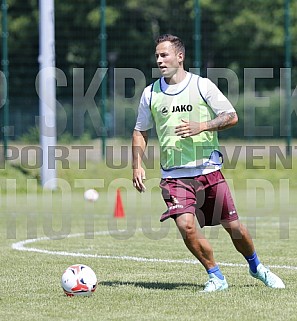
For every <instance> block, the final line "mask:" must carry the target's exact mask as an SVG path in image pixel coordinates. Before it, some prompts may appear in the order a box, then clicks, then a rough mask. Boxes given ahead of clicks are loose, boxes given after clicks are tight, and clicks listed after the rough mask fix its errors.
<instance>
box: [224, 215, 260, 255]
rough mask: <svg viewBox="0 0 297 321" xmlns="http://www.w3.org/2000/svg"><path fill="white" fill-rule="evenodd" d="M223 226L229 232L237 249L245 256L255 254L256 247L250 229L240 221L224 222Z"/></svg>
mask: <svg viewBox="0 0 297 321" xmlns="http://www.w3.org/2000/svg"><path fill="white" fill-rule="evenodd" d="M222 226H223V227H224V229H225V230H226V231H227V232H228V234H229V235H230V237H231V240H232V242H233V244H234V246H235V248H236V250H237V251H238V252H239V253H241V254H242V255H243V256H244V257H248V256H251V255H253V254H254V252H255V247H254V243H253V240H252V238H251V236H250V233H249V231H248V229H247V228H246V227H245V226H244V225H243V224H242V223H241V222H240V221H239V220H235V221H231V222H223V223H222Z"/></svg>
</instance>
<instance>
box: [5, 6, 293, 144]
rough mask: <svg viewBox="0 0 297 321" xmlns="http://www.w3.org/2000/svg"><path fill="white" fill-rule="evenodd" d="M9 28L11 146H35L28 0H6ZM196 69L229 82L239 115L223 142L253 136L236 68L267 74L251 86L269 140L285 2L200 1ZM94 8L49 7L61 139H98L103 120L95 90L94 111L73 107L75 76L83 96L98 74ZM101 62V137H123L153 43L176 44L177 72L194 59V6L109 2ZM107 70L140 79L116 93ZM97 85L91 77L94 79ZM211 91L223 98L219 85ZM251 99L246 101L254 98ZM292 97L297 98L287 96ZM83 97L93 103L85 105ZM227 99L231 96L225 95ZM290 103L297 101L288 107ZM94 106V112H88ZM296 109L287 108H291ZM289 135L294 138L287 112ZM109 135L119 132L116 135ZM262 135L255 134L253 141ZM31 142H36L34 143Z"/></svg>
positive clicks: (35, 46)
mask: <svg viewBox="0 0 297 321" xmlns="http://www.w3.org/2000/svg"><path fill="white" fill-rule="evenodd" d="M7 3H8V5H9V7H8V28H9V73H10V74H9V75H10V77H9V98H10V123H11V124H10V125H11V126H12V127H13V128H14V130H13V133H11V137H10V139H15V140H22V139H24V140H31V142H33V140H34V139H38V128H37V127H38V120H37V118H36V117H38V113H39V102H38V94H37V92H36V84H35V82H36V76H37V74H38V71H39V63H38V55H39V26H38V24H39V8H38V1H37V0H7ZM200 9H201V56H202V59H201V70H200V73H201V75H203V76H206V75H207V71H208V69H209V68H228V69H230V70H232V71H233V72H234V73H235V74H236V76H237V77H238V86H239V97H238V98H237V99H235V101H234V104H235V107H236V109H237V111H238V114H239V117H240V123H239V125H238V126H236V127H234V128H232V129H230V130H229V131H227V132H226V133H225V132H224V133H222V135H223V137H230V138H235V137H236V138H247V137H248V138H251V137H257V136H258V133H257V131H253V129H251V131H249V128H247V127H248V121H244V119H246V117H247V115H248V114H249V108H253V106H252V104H253V99H252V100H251V104H249V99H248V97H249V95H250V94H249V93H247V89H246V88H245V83H244V71H245V68H273V77H272V78H264V79H259V81H257V83H256V85H257V86H256V95H257V96H258V97H262V96H263V97H269V104H268V106H266V107H265V108H256V113H255V117H256V123H257V124H259V125H261V126H262V125H267V126H272V127H273V131H272V133H270V134H269V138H271V137H273V138H279V137H281V136H282V133H281V126H282V123H281V120H280V119H281V118H282V117H281V114H282V112H283V111H282V107H281V98H280V95H281V90H280V89H279V88H280V70H281V68H284V60H285V51H284V38H285V33H284V30H285V29H284V19H285V18H284V0H275V1H269V0H262V1H258V0H250V1H245V0H236V1H233V2H232V3H231V2H230V0H228V1H227V0H220V1H215V0H200ZM100 20H101V17H100V1H99V0H76V1H72V0H63V1H55V29H56V30H55V35H56V48H55V51H56V67H57V68H59V69H60V70H62V72H63V73H64V74H65V75H66V79H67V85H66V86H63V87H62V86H60V87H57V101H58V104H57V105H58V106H57V107H58V111H57V117H58V119H57V125H58V133H59V139H60V140H63V139H64V141H65V140H71V138H72V137H73V138H78V137H80V136H84V137H86V136H87V137H91V138H97V137H100V136H101V135H106V132H105V131H103V130H102V128H101V127H102V122H100V121H97V120H98V115H100V112H101V106H100V97H99V90H98V92H97V93H96V95H95V97H94V99H95V102H96V107H94V104H92V101H90V106H86V101H87V100H86V99H85V100H83V102H82V104H83V106H82V105H80V104H79V103H76V104H74V96H75V94H74V91H75V85H74V82H76V80H75V79H76V78H75V77H76V72H77V71H78V68H83V74H81V73H80V75H83V76H82V79H80V80H81V82H82V86H83V88H84V90H85V93H87V90H88V88H89V86H90V84H91V83H92V81H93V82H94V81H96V79H95V80H94V77H97V74H96V70H97V69H98V68H99V67H100V64H99V62H100V37H99V35H100ZM106 32H107V59H108V100H107V114H106V117H107V119H106V124H107V126H108V128H107V129H108V130H107V135H108V136H109V137H114V136H124V137H130V135H131V133H132V130H133V126H134V123H135V118H136V114H137V107H138V101H139V98H140V95H141V92H142V89H143V86H144V85H148V84H149V83H150V82H151V81H152V80H153V77H152V68H155V67H156V64H155V58H154V48H155V45H154V39H155V38H156V37H157V36H158V35H159V34H162V33H173V34H176V35H178V36H180V37H181V38H182V39H183V40H184V42H185V44H186V67H187V68H191V67H193V61H194V58H195V57H194V54H195V53H194V48H195V46H194V40H193V39H194V0H186V1H181V0H170V1H169V0H151V1H147V0H112V1H107V4H106ZM291 35H292V39H293V42H292V66H293V68H292V90H293V89H294V88H295V87H296V83H297V68H296V65H297V45H296V39H297V1H294V0H293V1H291ZM115 68H134V69H138V70H140V71H141V72H142V73H143V75H145V81H144V82H143V81H142V79H141V81H139V82H136V83H135V81H134V82H133V81H131V79H126V82H125V84H124V88H118V87H117V86H116V85H115V77H114V69H115ZM97 82H98V79H97ZM219 87H220V88H221V89H222V91H223V92H225V93H227V92H228V83H227V82H226V81H222V82H220V83H219ZM254 96H255V93H254ZM295 96H297V93H296V92H295ZM91 98H92V97H91ZM229 98H230V99H232V97H229ZM294 104H296V100H295V101H294ZM92 108H96V109H97V110H96V111H95V110H93V111H92ZM294 108H295V107H294ZM293 117H295V118H294V119H293V126H292V128H293V133H292V134H293V137H297V126H294V124H295V123H296V114H295V115H294V116H293ZM117 128H121V129H122V130H120V131H117V130H116V129H117ZM260 136H261V135H260ZM34 137H35V138H34Z"/></svg>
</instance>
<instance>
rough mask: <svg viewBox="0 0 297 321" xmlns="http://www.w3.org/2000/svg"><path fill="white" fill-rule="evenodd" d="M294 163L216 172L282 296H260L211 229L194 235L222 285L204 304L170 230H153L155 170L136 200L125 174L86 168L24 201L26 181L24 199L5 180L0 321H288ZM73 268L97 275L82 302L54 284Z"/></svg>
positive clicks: (265, 291)
mask: <svg viewBox="0 0 297 321" xmlns="http://www.w3.org/2000/svg"><path fill="white" fill-rule="evenodd" d="M295 164H296V162H295V161H294V166H293V168H292V169H285V170H282V169H278V170H275V169H274V170H269V169H268V170H265V171H264V170H263V171H262V172H261V171H260V172H258V173H257V174H256V173H255V171H250V172H248V173H246V172H243V169H244V166H245V165H244V164H243V163H239V164H238V167H237V169H232V170H231V169H227V170H226V171H224V173H225V174H226V177H227V178H228V179H229V181H230V183H231V184H230V186H231V188H232V190H233V193H234V197H235V200H236V204H237V207H238V210H239V212H240V214H241V219H242V221H243V223H245V224H246V225H247V226H248V227H249V229H250V232H251V234H252V236H253V238H254V242H255V245H256V248H257V252H258V255H259V257H260V259H261V260H262V262H263V263H264V264H266V265H268V266H270V267H271V269H272V270H273V271H274V272H275V273H277V274H278V275H279V276H280V277H281V278H282V279H283V281H284V282H285V284H286V289H283V290H271V289H269V288H266V287H265V286H264V285H263V284H262V283H260V282H259V281H257V280H255V279H253V278H251V277H250V276H249V274H248V268H247V265H246V262H245V260H244V259H243V258H242V257H241V256H240V254H238V253H237V252H236V251H235V249H234V248H233V246H232V245H231V242H230V240H229V238H228V236H227V234H226V233H225V232H224V231H223V230H222V229H221V228H220V227H215V228H205V229H204V230H203V231H204V233H205V235H206V236H207V237H208V238H209V240H210V242H211V244H212V245H213V248H214V252H215V256H216V260H217V261H218V262H219V263H220V266H221V269H222V271H223V272H224V274H225V276H226V277H227V279H228V283H229V286H230V287H229V289H228V290H227V291H224V292H220V293H215V294H203V293H200V292H199V291H201V290H202V289H203V284H204V283H205V282H206V281H207V275H206V273H205V271H204V269H203V268H202V266H201V265H200V264H198V263H197V262H196V261H195V260H194V258H193V257H192V256H191V254H190V253H189V252H188V251H187V250H186V248H185V246H184V244H183V241H182V239H181V238H180V236H179V234H178V232H177V230H176V227H175V226H174V223H173V222H172V221H169V220H168V221H166V222H165V223H162V224H161V223H159V216H160V214H161V213H162V212H163V211H164V210H165V206H164V204H163V200H162V199H161V196H160V193H159V190H158V186H157V185H158V182H159V179H158V170H155V171H154V170H151V171H148V173H147V176H148V177H147V187H148V190H147V192H146V193H144V194H137V193H136V192H135V191H134V190H133V189H132V188H131V185H132V184H131V181H130V176H131V171H130V169H129V168H126V169H123V170H109V169H107V168H105V167H104V165H103V164H101V165H100V164H89V165H88V167H87V169H86V170H84V171H77V168H76V167H75V164H73V165H72V169H69V170H68V171H65V172H63V171H60V174H59V176H60V177H61V181H60V184H61V185H60V189H61V191H59V192H55V193H53V194H52V193H50V192H42V191H41V190H40V188H38V189H37V192H35V188H36V185H35V183H36V182H35V181H34V179H33V178H34V176H30V177H29V178H30V179H31V181H30V183H29V186H30V188H27V187H26V186H25V185H24V186H23V188H20V189H21V191H19V190H18V188H19V186H20V185H22V184H24V182H26V177H19V176H17V174H16V173H15V172H14V171H17V169H10V170H11V173H10V176H9V177H10V178H9V177H7V175H6V176H5V175H2V177H5V178H2V181H1V182H2V185H1V186H2V190H1V192H2V193H1V205H0V207H1V208H0V209H1V216H0V238H1V243H0V249H1V269H0V282H1V286H0V320H3V321H10V320H11V321H15V320H27V321H34V320H36V321H37V320H72V321H74V320H104V321H105V320H106V321H107V320H127V321H132V320H133V321H134V320H135V321H142V320H149V321H151V320H158V321H166V320H187V321H189V320H201V321H202V320H224V321H226V320H246V321H250V320H253V319H256V320H261V321H262V320H269V321H272V320H277V321H280V320H286V321H287V320H297V317H296V315H297V308H296V301H295V299H296V294H297V291H296V288H297V277H296V276H297V256H296V250H297V245H296V244H297V233H296V232H297V214H296V207H297V198H296V195H297V187H296V166H295ZM294 173H295V174H294ZM294 175H295V176H294ZM13 177H18V178H17V181H16V182H15V186H18V187H17V188H14V187H13V186H14V179H13ZM27 178H28V176H27ZM7 179H10V181H9V183H7ZM93 179H97V181H94V180H93ZM98 179H101V181H98ZM86 182H87V183H86ZM27 183H28V181H27ZM84 184H89V185H92V184H98V185H100V186H101V187H100V186H99V187H98V188H97V189H98V191H99V193H100V198H99V200H98V201H97V202H96V203H89V202H86V201H84V199H83V188H82V187H81V186H82V185H84ZM8 185H9V186H8ZM89 185H88V186H89ZM84 186H86V185H84ZM26 188H27V189H28V190H27V191H26V192H25V191H24V190H25V189H26ZM117 188H121V192H122V193H121V195H122V199H123V203H124V209H125V217H124V218H121V219H118V218H115V217H114V206H115V198H116V190H117ZM246 188H248V189H246ZM26 240H30V242H27V243H22V241H26ZM75 263H82V264H87V265H89V266H90V267H91V268H92V269H93V270H94V271H95V273H96V274H97V277H98V280H99V285H98V287H97V289H96V291H95V293H94V294H93V295H92V296H91V297H89V298H85V297H73V298H69V297H66V296H65V295H64V293H63V291H62V288H61V286H60V278H61V275H62V273H63V271H64V269H65V268H66V267H68V266H69V265H72V264H75Z"/></svg>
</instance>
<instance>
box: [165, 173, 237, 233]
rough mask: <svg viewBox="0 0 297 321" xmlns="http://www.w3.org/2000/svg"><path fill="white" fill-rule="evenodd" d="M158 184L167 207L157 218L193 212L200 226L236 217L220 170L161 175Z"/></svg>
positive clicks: (211, 224) (219, 222) (228, 190)
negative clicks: (202, 173) (181, 176)
mask: <svg viewBox="0 0 297 321" xmlns="http://www.w3.org/2000/svg"><path fill="white" fill-rule="evenodd" d="M160 187H161V189H162V196H163V199H164V201H165V203H166V205H167V208H168V209H167V211H166V212H165V213H163V215H162V216H161V219H160V221H161V222H163V221H164V220H166V219H167V218H169V217H171V218H175V217H176V216H177V215H180V214H184V213H193V214H194V215H196V216H197V219H198V222H199V225H200V226H201V227H203V226H213V225H219V224H221V223H222V222H230V221H235V220H237V219H238V215H237V211H236V208H235V205H234V202H233V199H232V195H231V192H230V189H229V187H228V184H227V182H226V181H225V178H224V176H223V174H222V173H221V171H215V172H212V173H210V174H206V175H200V176H196V177H191V178H165V179H162V180H161V182H160Z"/></svg>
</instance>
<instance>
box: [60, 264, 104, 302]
mask: <svg viewBox="0 0 297 321" xmlns="http://www.w3.org/2000/svg"><path fill="white" fill-rule="evenodd" d="M97 283H98V282H97V277H96V274H95V272H94V271H93V270H92V269H91V268H90V267H89V266H87V265H84V264H75V265H71V266H69V267H68V268H67V269H66V270H65V271H64V273H63V275H62V278H61V285H62V288H63V290H64V293H65V294H66V295H67V296H78V295H80V296H90V295H91V294H92V293H93V292H94V291H95V290H96V287H97Z"/></svg>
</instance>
